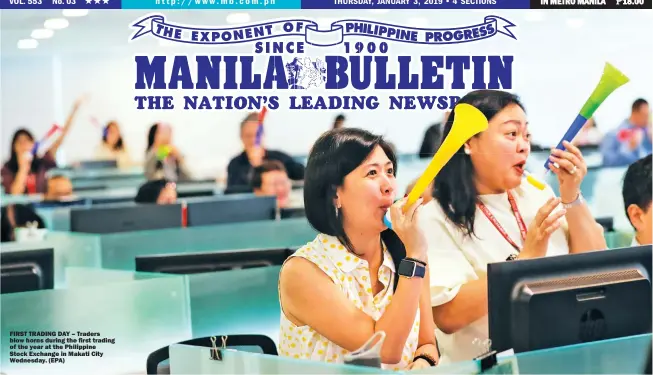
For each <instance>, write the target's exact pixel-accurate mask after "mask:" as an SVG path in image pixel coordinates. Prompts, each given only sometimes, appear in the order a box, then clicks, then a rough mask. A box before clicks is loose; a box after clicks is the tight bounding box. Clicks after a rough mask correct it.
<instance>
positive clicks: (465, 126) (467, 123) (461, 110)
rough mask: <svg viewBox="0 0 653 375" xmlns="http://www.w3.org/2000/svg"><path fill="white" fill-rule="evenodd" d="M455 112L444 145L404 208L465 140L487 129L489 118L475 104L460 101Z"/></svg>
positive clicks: (416, 184)
mask: <svg viewBox="0 0 653 375" xmlns="http://www.w3.org/2000/svg"><path fill="white" fill-rule="evenodd" d="M453 112H454V121H453V125H452V126H451V131H450V132H449V135H447V138H445V140H444V142H442V145H440V148H439V149H438V151H437V152H436V153H435V155H433V159H431V162H430V163H429V165H428V166H427V167H426V170H425V171H424V173H422V175H421V176H420V178H419V179H418V180H417V182H416V183H415V186H414V187H413V189H412V190H411V191H410V193H409V194H408V201H407V202H406V204H405V205H404V208H407V207H408V206H410V205H411V204H413V203H415V202H416V201H417V200H418V199H419V197H420V196H421V195H422V194H423V193H424V191H425V190H426V188H427V187H428V186H429V184H430V183H431V181H433V179H434V178H435V176H437V174H438V173H439V172H440V171H441V170H442V168H443V167H444V166H445V165H446V164H447V163H448V162H449V160H451V158H452V157H453V155H454V154H455V153H456V152H458V150H460V148H461V147H463V145H464V144H465V142H467V141H468V140H469V139H470V138H472V137H473V136H475V135H476V134H478V133H480V132H482V131H484V130H487V127H488V120H487V118H486V117H485V115H484V114H483V113H482V112H481V111H479V110H478V109H476V108H475V107H474V106H472V105H469V104H465V103H460V104H457V105H456V106H455V107H454V109H453Z"/></svg>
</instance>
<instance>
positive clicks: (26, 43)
mask: <svg viewBox="0 0 653 375" xmlns="http://www.w3.org/2000/svg"><path fill="white" fill-rule="evenodd" d="M38 45H39V42H38V41H36V40H35V39H21V40H19V41H18V48H19V49H32V48H36V47H38Z"/></svg>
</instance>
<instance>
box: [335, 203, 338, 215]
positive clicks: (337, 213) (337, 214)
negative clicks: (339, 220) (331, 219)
mask: <svg viewBox="0 0 653 375" xmlns="http://www.w3.org/2000/svg"><path fill="white" fill-rule="evenodd" d="M335 207H336V217H338V206H335Z"/></svg>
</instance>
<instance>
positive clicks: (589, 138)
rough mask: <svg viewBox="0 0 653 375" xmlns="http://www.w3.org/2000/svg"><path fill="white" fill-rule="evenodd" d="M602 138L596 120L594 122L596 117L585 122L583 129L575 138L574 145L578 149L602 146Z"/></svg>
mask: <svg viewBox="0 0 653 375" xmlns="http://www.w3.org/2000/svg"><path fill="white" fill-rule="evenodd" d="M602 138H603V135H602V134H601V131H600V130H599V128H598V127H597V126H596V120H594V117H592V118H590V119H589V120H587V121H586V122H585V125H583V127H582V128H580V131H579V132H578V134H577V135H576V137H574V140H573V141H572V143H573V144H574V145H576V146H578V147H582V146H598V145H600V144H601V139H602Z"/></svg>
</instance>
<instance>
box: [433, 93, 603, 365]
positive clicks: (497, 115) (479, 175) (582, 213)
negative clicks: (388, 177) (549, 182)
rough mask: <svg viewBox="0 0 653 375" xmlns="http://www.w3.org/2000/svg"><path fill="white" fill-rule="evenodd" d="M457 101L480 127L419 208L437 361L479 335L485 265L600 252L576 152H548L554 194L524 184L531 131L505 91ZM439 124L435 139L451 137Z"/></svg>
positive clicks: (484, 309)
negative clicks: (480, 120)
mask: <svg viewBox="0 0 653 375" xmlns="http://www.w3.org/2000/svg"><path fill="white" fill-rule="evenodd" d="M459 103H467V104H470V105H472V106H474V107H476V108H478V109H479V110H480V111H481V112H482V113H483V114H484V115H485V116H486V118H487V119H488V121H489V126H488V129H487V130H485V131H483V132H481V133H480V134H478V135H476V136H474V137H472V138H471V139H470V140H469V141H468V142H467V143H466V144H465V145H464V146H463V147H462V148H461V150H459V152H457V153H456V154H455V155H454V156H453V157H452V158H451V160H450V161H449V162H448V163H447V164H446V165H445V166H444V168H443V169H442V171H441V172H440V173H439V174H438V176H437V177H436V179H435V182H434V200H433V201H432V202H430V203H428V204H427V205H425V206H424V212H423V213H422V216H421V218H422V227H423V228H424V230H425V233H427V241H428V243H429V245H428V257H429V266H430V268H431V269H430V271H431V272H430V288H431V304H432V306H433V317H434V320H435V324H436V326H437V327H438V329H439V331H440V332H441V333H442V334H440V333H439V334H438V335H439V338H440V342H441V344H442V345H441V348H442V355H443V356H446V357H448V358H449V359H451V360H453V361H461V360H471V359H473V358H474V357H475V356H476V355H478V354H480V353H478V352H477V348H475V347H474V345H473V344H472V343H473V341H474V340H475V339H480V340H485V339H487V338H488V324H487V314H488V300H487V298H488V297H487V277H486V270H487V265H488V263H492V262H502V261H512V260H515V259H528V258H539V257H543V256H551V255H562V254H568V253H570V252H583V251H590V250H599V249H605V248H606V247H607V246H606V243H605V239H604V237H603V230H602V228H601V226H600V225H599V224H598V223H597V222H596V221H595V220H594V218H593V217H592V215H591V214H590V211H589V209H588V207H587V205H586V204H585V202H584V201H583V199H582V196H581V195H580V184H581V182H582V180H583V178H584V177H585V174H586V172H587V167H586V165H585V161H584V160H583V157H582V155H581V153H580V151H579V150H578V149H577V148H576V147H574V146H572V145H570V144H568V143H566V144H565V147H566V149H567V151H554V152H553V153H552V155H551V160H550V162H551V163H556V164H557V165H558V166H556V165H553V164H551V171H552V172H553V173H554V174H556V176H557V177H558V182H559V184H560V197H556V196H555V195H554V193H553V190H552V189H551V187H549V186H545V189H544V190H538V189H537V188H535V187H533V186H531V185H530V184H529V183H528V182H526V179H525V178H524V176H523V174H524V166H525V164H526V160H527V159H528V156H529V154H530V133H529V131H528V122H527V118H526V114H525V112H524V108H523V105H522V104H521V103H520V101H519V99H518V98H517V97H516V96H514V95H512V94H510V93H506V92H502V91H493V90H480V91H474V92H471V93H469V94H467V95H466V96H465V97H463V98H462V99H461V100H460V101H459ZM454 120H455V109H454V113H452V114H451V116H450V117H449V118H448V120H447V123H446V125H445V129H444V137H446V136H447V135H448V134H449V132H450V131H451V127H452V124H453V121H454Z"/></svg>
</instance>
